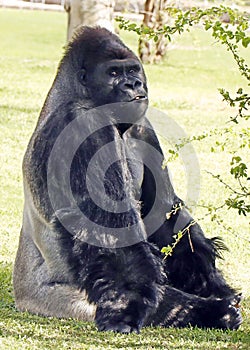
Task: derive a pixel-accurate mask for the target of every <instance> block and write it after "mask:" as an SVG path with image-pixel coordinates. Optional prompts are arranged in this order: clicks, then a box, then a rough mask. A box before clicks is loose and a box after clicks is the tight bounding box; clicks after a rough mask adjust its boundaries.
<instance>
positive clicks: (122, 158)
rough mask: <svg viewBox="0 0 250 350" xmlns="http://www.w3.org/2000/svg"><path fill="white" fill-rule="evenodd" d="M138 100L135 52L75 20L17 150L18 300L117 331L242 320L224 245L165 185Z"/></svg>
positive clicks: (38, 310)
mask: <svg viewBox="0 0 250 350" xmlns="http://www.w3.org/2000/svg"><path fill="white" fill-rule="evenodd" d="M147 107H148V90H147V82H146V77H145V73H144V70H143V67H142V65H141V63H140V61H139V60H138V58H137V56H136V55H135V54H134V53H133V52H132V51H131V50H130V49H129V48H128V47H126V46H125V45H124V43H123V42H122V41H121V40H120V39H119V38H118V36H116V35H115V34H113V33H111V32H109V31H108V30H106V29H104V28H100V27H94V28H91V27H82V28H80V30H79V31H78V32H77V34H76V35H75V37H74V38H73V40H72V41H71V42H70V43H69V45H68V47H67V49H66V53H65V55H64V57H63V58H62V60H61V63H60V65H59V68H58V72H57V75H56V78H55V80H54V83H53V85H52V87H51V89H50V91H49V93H48V96H47V98H46V101H45V103H44V106H43V108H42V111H41V114H40V117H39V119H38V123H37V126H36V128H35V131H34V133H33V135H32V137H31V140H30V142H29V145H28V148H27V151H26V154H25V156H24V161H23V177H24V194H25V203H24V212H23V224H22V230H21V235H20V241H19V247H18V251H17V255H16V260H15V266H14V273H13V283H14V295H15V302H16V307H17V309H18V310H20V311H29V312H31V313H34V314H38V315H44V316H54V317H59V318H76V319H79V320H83V321H94V322H95V324H96V326H97V328H98V330H100V331H115V332H121V333H130V332H139V331H140V329H141V328H142V327H144V326H150V325H151V326H157V325H159V326H162V327H169V326H171V327H185V326H188V325H191V326H198V327H203V328H207V327H211V328H221V329H237V328H238V327H239V325H240V324H241V322H242V318H241V313H240V308H239V302H240V300H241V295H240V294H238V293H237V292H236V291H235V290H234V289H233V288H231V287H230V286H229V285H228V284H227V283H226V281H225V280H224V278H223V276H222V274H221V272H220V271H219V270H218V269H217V268H216V265H215V260H216V258H221V257H222V251H223V250H224V249H226V248H225V246H224V244H223V242H222V241H221V239H220V238H218V237H215V238H212V239H209V238H206V237H205V236H204V233H203V231H202V229H201V228H200V226H199V225H198V224H197V223H196V222H194V220H193V218H192V217H191V216H190V214H189V212H188V211H187V209H186V208H185V204H184V203H183V201H182V200H181V199H179V198H178V197H177V195H176V194H175V192H174V189H173V187H172V184H171V181H170V177H169V174H168V169H167V168H166V167H165V168H164V167H163V166H162V163H163V160H164V158H163V153H162V150H161V147H160V144H159V141H158V139H157V136H156V134H155V132H154V130H153V128H152V126H151V124H150V122H149V121H148V120H147V118H146V116H145V114H146V111H147ZM178 232H182V238H181V239H180V241H179V243H178V244H177V245H176V247H175V249H174V250H173V253H172V255H171V256H169V257H168V258H167V259H164V254H163V253H162V252H161V250H162V248H163V247H164V246H168V245H172V244H173V243H174V242H175V239H176V235H177V234H178Z"/></svg>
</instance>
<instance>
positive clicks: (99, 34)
mask: <svg viewBox="0 0 250 350" xmlns="http://www.w3.org/2000/svg"><path fill="white" fill-rule="evenodd" d="M67 55H68V56H70V58H71V61H72V64H73V66H74V74H76V75H77V78H78V82H79V83H80V84H81V86H82V87H83V88H84V89H86V92H87V95H88V97H89V98H90V99H91V101H92V102H93V104H94V106H101V105H105V104H109V103H115V102H137V103H147V84H146V77H145V73H144V70H143V68H142V65H141V63H140V61H139V60H138V58H137V57H136V55H135V54H134V53H133V52H132V51H131V50H130V49H129V48H128V47H126V46H125V45H124V44H123V42H122V41H121V40H120V39H119V38H118V36H117V35H115V34H113V33H111V32H109V31H108V30H106V29H104V28H100V27H95V28H91V27H82V28H81V29H80V30H79V31H78V32H77V34H76V36H75V37H74V38H73V40H72V41H71V43H70V44H69V47H68V52H67V54H66V56H67Z"/></svg>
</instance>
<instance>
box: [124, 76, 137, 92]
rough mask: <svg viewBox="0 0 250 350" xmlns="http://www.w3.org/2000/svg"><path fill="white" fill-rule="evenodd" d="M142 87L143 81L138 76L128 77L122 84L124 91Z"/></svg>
mask: <svg viewBox="0 0 250 350" xmlns="http://www.w3.org/2000/svg"><path fill="white" fill-rule="evenodd" d="M140 87H142V82H141V81H140V80H139V79H137V78H134V79H126V80H124V81H123V82H121V84H120V89H121V90H122V91H127V90H135V89H139V88H140Z"/></svg>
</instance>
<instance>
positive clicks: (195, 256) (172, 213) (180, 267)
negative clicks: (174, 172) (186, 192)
mask: <svg viewBox="0 0 250 350" xmlns="http://www.w3.org/2000/svg"><path fill="white" fill-rule="evenodd" d="M127 137H128V138H132V139H137V140H141V141H143V142H145V144H147V145H151V146H152V147H153V148H154V149H155V150H156V153H155V152H153V153H152V152H150V149H148V147H147V148H145V149H143V146H142V147H141V149H140V155H138V159H139V158H140V157H141V158H142V162H143V164H146V165H147V164H151V169H149V168H148V167H147V166H144V168H145V169H144V179H143V182H142V194H141V202H142V206H141V213H142V218H143V221H144V224H145V226H146V232H147V236H148V241H149V242H152V243H154V244H156V245H157V246H158V247H159V249H161V248H162V247H165V246H168V245H172V244H173V243H174V241H175V239H174V236H175V235H176V234H177V233H178V232H179V231H182V232H183V237H182V239H181V240H180V242H179V243H178V244H177V246H176V247H175V249H174V251H173V254H172V256H170V257H168V258H167V260H166V272H167V275H168V280H169V283H170V284H171V285H172V286H174V287H175V288H177V289H180V290H182V291H185V292H187V293H191V294H195V295H199V296H202V297H210V296H215V297H227V296H232V295H235V293H236V292H235V290H234V289H233V288H231V287H230V286H229V285H228V284H227V283H226V281H225V280H224V278H223V276H222V274H221V273H220V271H218V269H217V268H216V266H215V259H216V258H221V257H222V255H221V252H222V251H223V250H225V249H226V248H225V245H224V244H223V242H222V241H221V239H219V238H217V237H215V238H212V239H209V238H206V237H205V236H204V233H203V231H202V229H201V227H200V226H199V225H198V223H195V221H194V219H193V218H192V216H191V215H190V213H189V212H188V210H187V209H186V208H185V204H184V203H183V201H182V200H181V199H180V198H178V196H177V195H176V194H175V192H174V189H173V186H172V183H171V181H170V177H169V173H168V169H167V167H164V168H163V166H162V164H163V160H164V157H163V153H162V150H161V147H160V144H159V141H158V139H157V136H156V134H155V132H154V130H153V128H152V126H151V124H150V123H149V121H148V120H147V119H146V118H145V119H143V120H141V121H140V123H139V126H138V125H134V126H133V127H132V128H131V130H129V131H128V132H127ZM136 144H137V145H138V143H136ZM137 148H138V147H137ZM150 153H152V155H151V154H150ZM150 157H151V158H152V159H150ZM174 208H177V209H176V210H173V209H174ZM147 216H149V217H152V218H153V219H150V220H148V221H147ZM152 220H153V221H154V222H157V223H158V227H157V228H156V230H154V231H153V230H152V228H151V223H152ZM187 227H188V229H186V230H185V228H187Z"/></svg>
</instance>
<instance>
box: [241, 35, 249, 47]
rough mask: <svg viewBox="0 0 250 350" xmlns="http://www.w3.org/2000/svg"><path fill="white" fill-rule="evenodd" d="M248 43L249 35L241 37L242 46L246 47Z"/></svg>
mask: <svg viewBox="0 0 250 350" xmlns="http://www.w3.org/2000/svg"><path fill="white" fill-rule="evenodd" d="M249 43H250V37H249V36H247V37H246V38H244V39H242V45H243V46H244V47H248V44H249Z"/></svg>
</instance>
